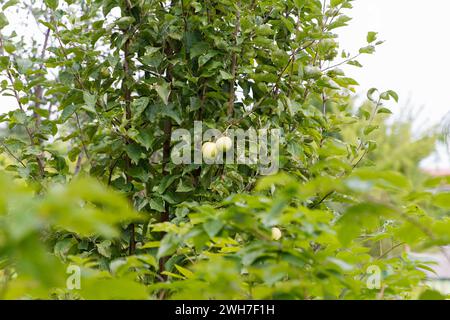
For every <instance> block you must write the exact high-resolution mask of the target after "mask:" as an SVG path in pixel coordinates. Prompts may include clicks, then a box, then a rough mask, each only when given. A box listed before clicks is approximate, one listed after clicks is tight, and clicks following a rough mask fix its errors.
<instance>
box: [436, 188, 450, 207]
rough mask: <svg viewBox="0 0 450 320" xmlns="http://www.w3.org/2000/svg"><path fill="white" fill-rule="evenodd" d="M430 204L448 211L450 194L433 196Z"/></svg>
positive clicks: (444, 193)
mask: <svg viewBox="0 0 450 320" xmlns="http://www.w3.org/2000/svg"><path fill="white" fill-rule="evenodd" d="M432 203H433V205H435V206H437V207H440V208H443V209H450V192H443V193H438V194H436V195H434V196H433V199H432Z"/></svg>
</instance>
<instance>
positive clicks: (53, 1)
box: [44, 0, 59, 10]
mask: <svg viewBox="0 0 450 320" xmlns="http://www.w3.org/2000/svg"><path fill="white" fill-rule="evenodd" d="M44 2H45V4H46V5H47V7H49V8H50V9H52V10H56V9H57V8H58V5H59V0H44Z"/></svg>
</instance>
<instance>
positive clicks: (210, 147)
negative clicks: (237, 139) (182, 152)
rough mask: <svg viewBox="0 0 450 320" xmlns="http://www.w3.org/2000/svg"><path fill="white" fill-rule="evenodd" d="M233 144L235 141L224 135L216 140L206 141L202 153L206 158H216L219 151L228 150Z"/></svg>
mask: <svg viewBox="0 0 450 320" xmlns="http://www.w3.org/2000/svg"><path fill="white" fill-rule="evenodd" d="M232 146H233V141H232V140H231V139H230V138H229V137H227V136H223V137H220V138H219V139H217V140H216V142H205V143H204V144H203V146H202V154H203V157H204V158H206V159H215V158H216V157H217V154H218V153H219V152H227V151H228V150H230V149H231V147H232Z"/></svg>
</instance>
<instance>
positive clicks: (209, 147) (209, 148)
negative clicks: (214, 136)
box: [202, 142, 219, 160]
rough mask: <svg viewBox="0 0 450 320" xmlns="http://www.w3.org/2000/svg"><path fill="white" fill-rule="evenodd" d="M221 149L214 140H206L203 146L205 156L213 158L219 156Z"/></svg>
mask: <svg viewBox="0 0 450 320" xmlns="http://www.w3.org/2000/svg"><path fill="white" fill-rule="evenodd" d="M218 153H219V151H218V150H217V146H216V144H215V143H214V142H205V143H204V144H203V147H202V154H203V158H205V159H210V160H213V159H215V158H216V157H217V154H218Z"/></svg>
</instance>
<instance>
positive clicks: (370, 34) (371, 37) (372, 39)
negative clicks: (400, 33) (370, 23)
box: [367, 31, 378, 43]
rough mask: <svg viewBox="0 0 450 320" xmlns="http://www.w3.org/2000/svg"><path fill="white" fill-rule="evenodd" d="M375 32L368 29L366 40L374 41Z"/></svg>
mask: <svg viewBox="0 0 450 320" xmlns="http://www.w3.org/2000/svg"><path fill="white" fill-rule="evenodd" d="M377 34H378V32H373V31H370V32H369V33H367V42H368V43H372V42H374V41H376V40H377Z"/></svg>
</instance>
